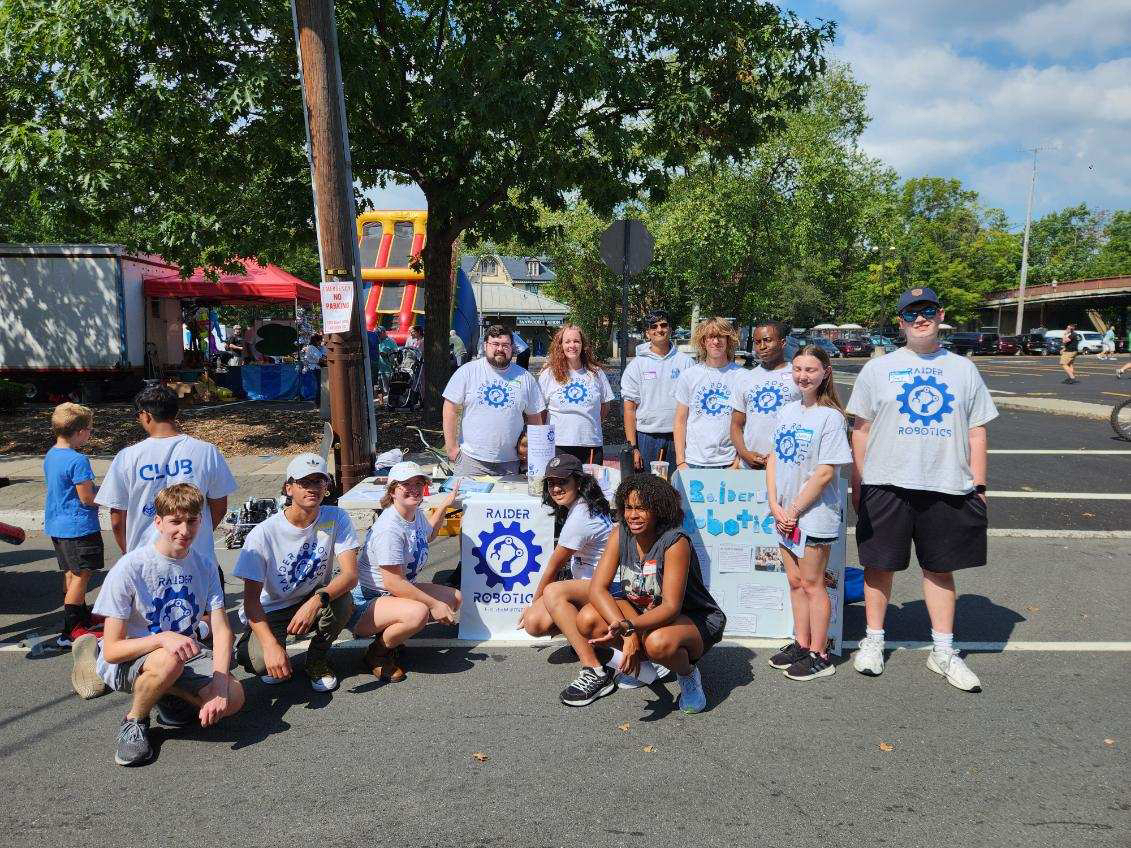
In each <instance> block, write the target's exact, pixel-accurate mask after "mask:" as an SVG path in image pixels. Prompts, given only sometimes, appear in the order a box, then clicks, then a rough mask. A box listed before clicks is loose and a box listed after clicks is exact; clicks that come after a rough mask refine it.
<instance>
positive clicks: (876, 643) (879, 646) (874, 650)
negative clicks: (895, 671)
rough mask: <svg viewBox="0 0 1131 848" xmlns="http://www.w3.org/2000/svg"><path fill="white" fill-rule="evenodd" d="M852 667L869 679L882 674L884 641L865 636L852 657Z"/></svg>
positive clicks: (876, 637)
mask: <svg viewBox="0 0 1131 848" xmlns="http://www.w3.org/2000/svg"><path fill="white" fill-rule="evenodd" d="M852 667H853V668H854V669H856V670H857V671H858V672H860V673H861V674H867V675H868V676H869V677H879V676H880V675H881V674H883V673H884V640H883V639H881V638H880V637H878V636H865V637H864V638H863V639H861V640H860V648H859V649H858V650H857V651H856V653H855V654H854V655H853V656H852Z"/></svg>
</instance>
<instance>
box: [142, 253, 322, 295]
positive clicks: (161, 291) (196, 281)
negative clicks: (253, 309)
mask: <svg viewBox="0 0 1131 848" xmlns="http://www.w3.org/2000/svg"><path fill="white" fill-rule="evenodd" d="M243 262H244V267H245V268H246V269H247V270H246V272H245V273H243V274H221V275H220V277H219V279H217V280H216V281H215V282H213V281H212V280H210V279H209V278H208V277H206V276H205V274H204V270H203V269H201V268H197V269H196V271H194V272H193V274H192V276H191V277H188V278H187V279H185V278H183V277H181V276H180V275H179V274H165V275H162V276H159V277H146V278H145V280H144V284H143V285H144V291H145V296H146V297H162V298H180V299H187V298H201V299H204V300H217V301H222V302H224V303H294V302H295V301H301V302H303V303H317V302H318V299H319V298H318V287H317V286H312V285H311V284H310V283H306V282H303V281H302V280H300V279H299V278H298V277H296V276H295V275H294V274H288V273H287V272H286V271H284V270H283V269H282V268H280V267H279V266H278V265H270V264H268V265H260V264H258V263H256V262H254V261H250V260H243Z"/></svg>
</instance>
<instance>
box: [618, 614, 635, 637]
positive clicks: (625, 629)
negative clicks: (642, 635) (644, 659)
mask: <svg viewBox="0 0 1131 848" xmlns="http://www.w3.org/2000/svg"><path fill="white" fill-rule="evenodd" d="M620 629H621V633H623V634H624V635H625V636H631V635H632V634H633V633H635V632H636V625H634V624H633V623H632V622H631V621H629V620H628V619H627V618H625V619H622V620H621V623H620Z"/></svg>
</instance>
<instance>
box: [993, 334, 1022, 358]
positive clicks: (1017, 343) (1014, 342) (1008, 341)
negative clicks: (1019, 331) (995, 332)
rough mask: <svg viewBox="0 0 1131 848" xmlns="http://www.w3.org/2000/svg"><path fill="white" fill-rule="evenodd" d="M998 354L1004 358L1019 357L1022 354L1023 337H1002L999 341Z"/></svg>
mask: <svg viewBox="0 0 1131 848" xmlns="http://www.w3.org/2000/svg"><path fill="white" fill-rule="evenodd" d="M997 352H998V353H1000V354H1002V355H1004V356H1019V355H1020V354H1021V337H1020V336H1001V337H1000V338H999V339H998V340H997Z"/></svg>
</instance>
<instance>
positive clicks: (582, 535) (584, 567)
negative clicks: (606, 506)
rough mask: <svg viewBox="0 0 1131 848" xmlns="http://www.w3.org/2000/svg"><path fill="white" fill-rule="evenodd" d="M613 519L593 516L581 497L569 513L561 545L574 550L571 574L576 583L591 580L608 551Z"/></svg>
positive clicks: (559, 538) (559, 536)
mask: <svg viewBox="0 0 1131 848" xmlns="http://www.w3.org/2000/svg"><path fill="white" fill-rule="evenodd" d="M612 529H613V519H612V518H611V517H610V516H608V515H593V513H591V512H590V511H589V504H587V503H585V501H584V500H582V499H581V498H578V499H577V500H576V501H574V502H573V506H571V507H570V508H569V512H568V513H567V514H566V520H565V523H564V524H562V532H561V533H560V534H558V544H559V545H561V546H562V547H563V548H569V549H570V550H572V551H574V554H573V557H572V559H571V560H570V571H572V572H573V579H574V580H592V579H593V572H594V571H595V570H596V568H597V563H598V562H599V561H600V559H601V554H603V553H604V552H605V545H606V544H607V543H608V541H609V533H611V532H612Z"/></svg>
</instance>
